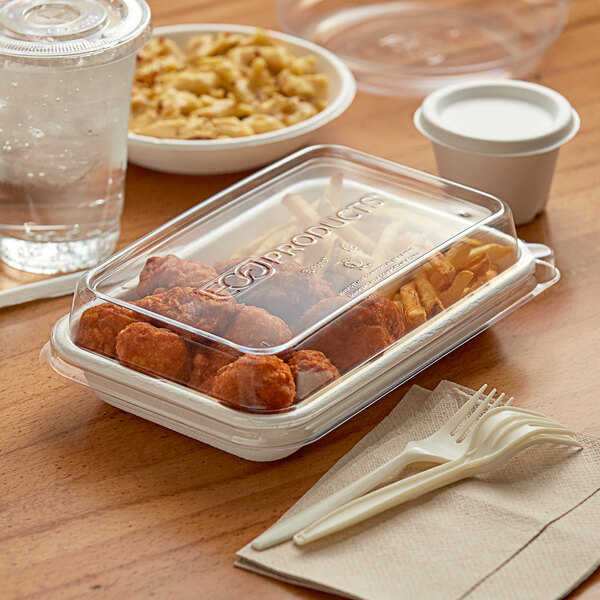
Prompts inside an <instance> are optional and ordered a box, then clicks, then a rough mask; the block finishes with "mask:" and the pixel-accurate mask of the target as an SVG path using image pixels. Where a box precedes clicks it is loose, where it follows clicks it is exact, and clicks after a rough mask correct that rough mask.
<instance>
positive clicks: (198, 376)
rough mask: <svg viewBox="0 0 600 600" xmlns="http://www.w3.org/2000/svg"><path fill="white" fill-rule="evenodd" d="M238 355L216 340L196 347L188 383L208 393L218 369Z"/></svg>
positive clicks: (235, 358)
mask: <svg viewBox="0 0 600 600" xmlns="http://www.w3.org/2000/svg"><path fill="white" fill-rule="evenodd" d="M240 356H242V355H241V354H240V353H239V352H237V351H236V350H234V349H233V348H228V347H227V346H224V345H223V344H218V343H216V342H214V343H210V344H206V345H205V346H202V347H200V348H198V349H197V351H196V355H195V356H194V360H193V362H192V372H191V374H190V379H189V382H188V385H189V386H190V387H191V388H193V389H195V390H198V391H199V392H202V393H203V394H209V395H210V393H211V390H212V384H213V381H214V378H215V376H216V374H217V372H218V371H219V369H220V368H221V367H224V366H225V365H228V364H229V363H232V362H233V361H234V360H237V359H238V358H239V357H240Z"/></svg>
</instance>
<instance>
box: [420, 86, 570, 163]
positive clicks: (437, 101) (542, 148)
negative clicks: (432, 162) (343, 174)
mask: <svg viewBox="0 0 600 600" xmlns="http://www.w3.org/2000/svg"><path fill="white" fill-rule="evenodd" d="M414 121H415V125H416V127H417V129H418V130H419V131H420V132H421V133H422V134H423V135H425V136H427V137H428V138H430V139H431V140H432V141H434V142H435V143H437V144H441V145H443V146H447V147H449V148H453V149H455V150H460V151H463V152H468V153H475V154H481V155H489V156H526V155H529V154H539V153H542V152H549V151H551V150H554V149H556V148H558V147H559V146H561V145H562V144H564V143H565V142H567V141H568V140H570V139H571V138H572V137H573V136H574V135H575V134H576V133H577V131H578V129H579V116H578V115H577V112H575V110H574V109H573V108H572V107H571V105H570V104H569V101H568V100H567V99H566V98H565V97H564V96H561V95H560V94H559V93H558V92H555V91H554V90H552V89H550V88H547V87H544V86H542V85H537V84H535V83H528V82H526V81H516V80H500V79H498V80H495V79H494V80H478V81H475V82H468V83H462V84H457V85H452V86H448V87H445V88H442V89H440V90H437V91H435V92H433V93H432V94H430V95H429V96H427V98H425V100H424V101H423V104H422V105H421V107H420V108H419V109H418V110H417V112H416V113H415V117H414Z"/></svg>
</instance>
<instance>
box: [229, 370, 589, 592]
mask: <svg viewBox="0 0 600 600" xmlns="http://www.w3.org/2000/svg"><path fill="white" fill-rule="evenodd" d="M470 394H471V391H470V390H467V389H466V388H461V387H460V386H457V385H456V384H452V383H450V382H442V383H441V384H440V385H439V386H438V387H437V388H436V389H435V390H434V392H431V393H430V392H428V391H427V390H424V389H422V388H419V387H416V386H413V388H411V390H410V391H409V392H408V393H407V394H406V396H405V397H404V399H403V400H402V402H400V403H399V405H398V406H397V407H396V408H395V409H394V410H393V411H392V412H391V413H390V414H389V415H388V417H386V419H384V421H382V423H380V425H378V426H377V427H376V428H375V429H373V430H372V431H371V432H370V433H369V434H368V435H367V436H365V437H364V438H363V439H362V440H361V441H360V442H359V443H358V444H357V445H356V446H355V447H354V448H353V449H352V450H351V451H350V452H349V453H348V454H347V455H346V456H344V457H343V458H342V459H341V460H340V461H338V463H337V464H336V465H335V466H334V467H333V468H332V469H331V470H330V471H329V472H328V473H326V474H325V475H324V476H323V477H322V478H321V480H320V481H319V482H317V484H315V486H313V488H312V489H311V490H309V491H308V493H307V494H306V495H305V496H303V497H302V498H301V499H300V500H299V501H298V502H297V503H296V504H295V505H294V506H293V507H292V508H291V509H290V510H289V511H288V512H287V513H286V515H284V517H282V518H286V517H287V516H291V515H292V514H294V513H296V512H298V511H300V510H302V509H304V508H305V507H307V506H309V505H310V504H313V503H314V502H316V501H318V500H320V499H321V498H323V497H325V496H327V495H329V494H331V493H332V492H334V491H335V490H337V489H339V488H340V487H342V486H344V485H346V484H348V483H350V482H351V481H354V480H355V479H356V478H358V477H360V476H361V475H363V474H364V473H366V472H367V471H370V470H372V469H374V468H375V467H377V466H378V465H380V464H382V463H383V462H386V461H387V460H389V459H391V458H392V457H393V456H395V455H396V454H397V453H398V452H400V451H401V450H402V448H403V447H404V445H405V444H406V443H407V442H408V441H410V440H413V439H421V438H423V437H426V436H428V435H430V434H431V433H433V432H434V431H435V430H437V429H438V428H439V427H440V426H441V425H442V424H443V423H445V422H446V421H447V420H448V418H449V417H450V416H451V415H452V414H454V412H456V410H457V408H458V406H460V405H461V404H462V403H463V402H464V401H465V400H466V399H467V398H468V397H469V395H470ZM580 441H582V443H583V444H584V449H583V450H581V451H574V450H573V449H572V448H567V447H557V446H549V445H544V446H534V447H532V448H530V449H528V450H526V451H524V452H523V453H522V454H520V455H518V456H517V457H516V458H514V459H513V460H512V461H511V462H510V463H508V464H507V465H506V466H505V467H503V468H502V469H500V470H499V471H497V472H496V473H493V474H490V475H486V476H483V477H480V478H476V479H470V480H467V481H463V482H460V483H457V484H455V485H453V486H450V487H448V488H444V489H443V490H440V491H437V492H432V493H431V494H427V495H426V496H424V497H422V498H420V499H418V500H415V501H412V502H409V503H406V504H404V505H401V506H398V507H396V508H394V509H391V510H389V511H387V512H386V513H383V514H381V515H378V516H376V517H374V518H372V519H369V520H368V521H365V522H363V523H361V524H359V525H356V526H354V527H352V528H350V529H348V530H346V531H342V532H339V533H337V534H334V535H332V536H330V537H329V538H325V539H323V540H319V541H317V542H314V543H312V544H309V545H307V546H304V547H297V546H295V545H294V544H293V543H292V542H288V543H286V544H282V545H280V546H277V547H275V548H271V549H269V550H265V551H262V552H258V551H255V550H253V549H252V548H251V547H250V545H248V546H246V547H244V548H242V549H241V550H240V551H239V552H238V560H237V561H236V566H239V567H242V568H245V569H249V570H252V571H256V572H259V573H262V574H265V575H269V576H271V577H275V578H278V579H282V580H284V581H288V582H291V583H296V584H300V585H304V586H307V587H312V588H315V589H319V590H324V591H328V592H332V593H337V594H339V595H342V596H345V597H348V598H358V599H364V600H385V599H388V598H389V599H394V600H396V599H398V598H423V599H429V598H431V599H436V598H440V599H441V598H443V599H446V598H451V599H458V598H461V599H462V598H465V599H467V600H479V599H480V598H481V599H483V598H494V597H499V598H504V597H507V598H512V597H515V596H517V597H519V598H522V597H527V598H532V599H534V598H536V599H537V598H539V599H540V600H542V599H543V600H547V599H550V598H559V597H561V596H562V595H564V594H565V593H566V592H568V590H569V589H571V588H572V587H573V586H574V585H576V584H577V583H578V582H579V581H581V579H582V578H583V577H585V576H586V575H587V574H589V573H590V572H591V571H592V570H593V568H594V567H595V566H596V565H597V564H598V559H599V558H600V557H599V552H598V547H599V546H600V527H598V526H597V523H598V520H599V517H598V513H597V511H596V512H594V510H593V509H591V510H587V508H588V507H587V502H590V507H592V504H591V502H592V501H593V502H596V501H597V496H594V493H595V492H596V491H598V490H599V489H600V441H598V440H595V439H592V438H587V437H581V438H580ZM563 519H565V521H564V526H563V523H562V520H563ZM583 540H585V543H583ZM557 562H559V563H560V568H557V567H556V564H557ZM546 574H547V576H546ZM534 575H535V585H533V582H532V577H533V576H534ZM534 588H535V589H534ZM510 589H512V590H513V592H512V593H510V592H508V590H510ZM524 589H526V590H528V593H529V595H528V596H523V593H522V592H523V590H524ZM516 590H518V593H517V591H516Z"/></svg>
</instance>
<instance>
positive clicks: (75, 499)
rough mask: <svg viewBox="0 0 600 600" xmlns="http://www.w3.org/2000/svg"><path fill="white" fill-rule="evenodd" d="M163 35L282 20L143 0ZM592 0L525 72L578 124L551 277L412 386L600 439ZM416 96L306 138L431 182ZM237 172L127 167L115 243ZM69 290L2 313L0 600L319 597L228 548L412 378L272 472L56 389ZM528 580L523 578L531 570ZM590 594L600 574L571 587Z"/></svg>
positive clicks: (596, 27)
mask: <svg viewBox="0 0 600 600" xmlns="http://www.w3.org/2000/svg"><path fill="white" fill-rule="evenodd" d="M151 8H152V11H153V15H154V17H153V21H154V24H155V25H166V24H173V23H185V22H211V21H212V22H223V23H247V24H250V25H261V26H264V27H271V28H277V20H276V15H275V6H274V2H273V1H272V0H227V1H225V0H222V1H215V0H203V1H200V0H151ZM599 38H600V3H599V2H598V1H597V0H576V1H575V2H574V3H573V4H572V6H571V12H570V18H569V23H568V25H567V27H566V29H565V30H564V32H563V33H562V35H561V36H560V38H559V39H558V40H557V41H556V43H555V44H554V45H553V46H552V47H551V48H550V49H549V51H548V52H547V54H546V56H545V58H544V60H543V62H542V64H541V65H540V66H539V67H538V68H537V69H536V71H535V72H534V73H532V74H531V76H530V77H529V79H530V80H531V81H535V82H538V83H542V84H544V85H547V86H550V87H552V88H554V89H556V90H558V91H559V92H561V93H563V94H565V95H566V96H567V98H568V99H569V100H570V101H571V103H572V104H573V106H574V107H575V108H576V109H577V111H578V112H579V114H580V116H581V121H582V126H581V130H580V132H579V134H578V135H577V136H576V137H575V139H574V140H573V141H571V142H569V143H568V144H567V145H566V146H565V147H564V148H563V149H562V150H561V154H560V157H559V161H558V168H557V171H556V175H555V180H554V185H553V189H552V193H551V198H550V202H549V206H548V209H547V211H546V212H545V214H543V215H542V216H540V217H538V218H537V219H536V220H535V221H534V222H533V223H531V224H530V225H527V226H525V227H521V228H520V230H519V234H520V236H521V237H522V238H524V239H525V240H527V241H531V242H543V243H545V244H548V245H550V246H551V247H552V248H554V250H555V252H556V256H557V264H558V266H559V267H560V269H561V271H562V279H561V281H560V282H559V283H558V284H557V285H556V286H555V287H553V288H551V289H550V290H549V291H548V292H546V293H544V294H543V295H542V296H540V297H539V298H537V299H536V300H534V301H533V302H531V303H529V304H527V305H526V306H525V307H523V308H521V309H519V310H518V311H516V312H515V313H513V314H511V315H510V316H509V317H508V318H506V319H504V320H503V321H501V322H500V323H498V324H496V325H494V326H493V327H492V328H491V329H489V330H487V331H486V332H485V333H483V334H481V335H479V336H478V337H477V338H475V339H474V340H472V341H470V342H469V343H467V344H466V345H464V346H463V347H461V348H460V349H458V350H456V351H455V352H454V353H452V354H451V355H450V356H448V357H446V358H444V359H443V360H441V361H439V362H438V363H437V364H435V365H434V366H432V367H430V368H429V369H427V370H426V371H425V372H423V373H422V374H420V375H419V376H418V377H416V378H415V379H413V381H412V382H411V383H417V384H419V385H422V386H425V387H427V388H430V389H431V388H433V387H435V385H436V384H437V383H438V382H439V381H440V380H441V379H450V380H453V381H456V382H459V383H462V384H465V385H468V386H471V387H474V388H477V387H479V386H480V385H481V384H483V383H485V382H488V383H491V384H493V385H494V386H496V387H498V388H499V389H501V390H506V391H507V392H510V393H511V394H514V395H515V396H516V397H517V402H518V404H519V405H521V406H525V407H528V408H533V409H539V410H542V411H544V412H546V413H548V414H550V415H552V416H554V417H555V418H556V419H558V420H559V421H562V422H563V423H566V424H567V425H569V426H571V427H573V428H574V429H576V430H578V431H580V432H583V433H587V434H591V435H595V436H600V401H599V399H598V398H599V392H598V389H599V387H600V335H599V332H600V327H599V325H598V316H597V315H596V312H595V311H596V310H597V309H598V306H599V296H600V285H599V284H600V198H599V194H600V151H599V148H600V44H599V43H598V39H599ZM418 105H419V100H417V99H398V98H385V97H379V96H373V95H367V94H364V93H359V94H358V95H357V97H356V100H355V102H354V103H353V104H352V106H351V107H350V108H349V109H348V111H347V112H346V113H345V114H344V115H343V116H342V117H340V118H339V119H338V120H337V121H336V122H335V123H333V124H330V125H329V126H327V127H326V128H324V129H323V130H322V131H321V132H319V134H318V135H317V137H316V140H315V141H316V142H324V143H336V144H343V145H347V146H351V147H355V148H358V149H360V150H364V151H366V152H371V153H373V154H377V155H379V156H382V157H384V158H387V159H391V160H394V161H397V162H399V163H402V164H405V165H409V166H411V167H416V168H418V169H423V170H425V171H430V172H435V163H434V158H433V152H432V149H431V146H430V143H429V141H428V140H426V139H425V138H423V137H422V136H421V135H420V134H418V133H417V131H416V130H415V128H414V127H413V124H412V114H413V112H414V110H415V109H416V107H417V106H418ZM246 174H247V173H237V174H233V175H224V176H213V177H183V176H175V175H168V174H164V173H158V172H153V171H149V170H145V169H142V168H138V167H134V166H130V168H129V171H128V176H127V195H126V198H127V200H126V206H125V212H124V214H123V221H122V227H123V233H122V239H121V242H120V245H125V244H128V243H130V242H132V241H134V240H135V239H136V238H138V237H139V236H141V235H142V234H145V233H146V232H148V231H150V230H152V229H154V228H155V227H156V226H158V225H160V224H162V223H163V222H165V221H166V220H167V219H169V218H171V217H173V216H175V215H177V214H179V213H180V212H182V211H183V210H185V209H187V208H189V207H191V206H193V205H195V204H196V203H198V202H201V201H202V200H204V199H205V198H208V197H209V196H211V195H212V194H214V193H215V192H217V191H218V190H221V189H222V188H224V187H226V186H228V185H230V184H232V183H234V182H236V181H238V180H239V179H240V178H242V177H244V176H245V175H246ZM70 303H71V298H70V297H64V298H59V299H52V300H40V301H37V302H31V303H28V304H25V305H22V306H17V307H13V308H6V309H3V310H0V415H1V417H0V436H1V438H0V473H1V479H0V510H1V512H0V597H1V598H51V599H53V598H92V597H93V598H119V599H121V598H127V599H137V598H148V597H150V596H152V597H156V598H210V599H229V598H232V599H233V598H241V597H243V598H244V599H245V600H252V599H255V598H256V599H258V598H261V599H265V600H268V599H284V598H329V597H330V596H329V595H327V594H319V593H315V592H312V591H309V590H305V589H302V588H296V587H292V586H289V585H285V584H283V583H278V582H275V581H273V580H270V579H267V578H263V577H260V576H258V575H254V574H251V573H247V572H245V571H241V570H238V569H234V568H233V560H234V554H235V551H236V550H237V549H239V548H240V547H241V546H243V545H244V544H246V543H247V542H248V541H250V540H251V539H252V538H254V537H255V536H256V535H258V534H259V533H260V532H262V531H263V530H264V529H265V528H267V527H268V526H269V525H270V524H271V523H273V521H274V520H275V519H277V518H278V517H279V516H280V515H281V514H282V513H283V512H284V511H285V510H287V509H288V508H289V507H290V506H291V505H292V504H293V503H294V502H295V501H296V500H297V499H298V498H299V497H300V496H302V495H303V494H304V493H305V492H306V491H307V490H308V489H309V487H310V486H312V485H313V484H314V483H315V482H316V481H317V480H318V479H319V477H321V476H322V475H323V473H325V472H326V471H327V470H328V469H329V468H330V467H331V466H332V465H333V464H334V463H335V462H336V461H337V460H338V459H339V458H340V457H341V456H343V455H344V454H345V453H346V452H347V451H348V450H349V449H350V448H351V447H352V446H353V445H354V444H355V443H356V442H357V441H358V440H360V439H361V438H362V437H363V436H364V435H365V434H366V433H367V432H368V431H369V430H370V429H371V428H372V427H374V426H375V425H376V424H377V423H379V422H380V421H381V419H383V418H384V417H385V416H386V414H387V413H388V412H389V411H390V410H391V409H392V408H393V407H394V406H395V405H396V404H397V402H399V401H400V400H401V399H402V396H403V395H404V394H405V392H406V391H407V390H408V387H409V385H410V384H407V385H404V386H402V387H401V388H399V389H397V390H396V391H395V392H393V393H391V394H389V395H388V396H387V397H385V398H383V399H382V400H380V401H379V402H378V403H376V405H374V406H372V407H371V408H369V409H368V410H366V411H365V412H363V413H361V414H360V415H358V416H357V417H355V418H354V419H352V420H351V421H350V422H348V423H346V424H345V425H343V426H342V427H340V428H338V429H337V430H335V431H334V432H333V433H331V434H329V435H327V436H326V437H325V438H324V439H322V440H321V441H319V442H317V443H315V444H313V445H311V446H309V447H307V448H304V449H302V450H301V451H299V452H297V453H296V454H295V455H293V456H291V457H289V458H287V459H285V460H281V461H278V462H275V463H272V464H260V463H252V462H247V461H244V460H242V459H239V458H236V457H234V456H230V455H229V454H226V453H224V452H221V451H219V450H216V449H214V448H212V447H210V446H206V445H204V444H202V443H200V442H196V441H194V440H192V439H189V438H186V437H184V436H183V435H179V434H177V433H174V432H172V431H170V430H168V429H164V428H162V427H159V426H158V425H154V424H152V423H150V422H148V421H145V420H143V419H140V418H137V417H134V416H132V415H129V414H127V413H125V412H122V411H120V410H117V409H115V408H112V407H111V406H109V405H107V404H104V403H103V402H102V401H101V400H99V399H98V398H97V397H96V396H95V395H94V394H93V393H92V392H89V391H86V390H84V389H79V388H76V387H71V386H68V385H65V384H63V383H60V382H59V381H57V380H55V379H52V378H51V377H50V376H49V374H48V373H47V372H45V371H44V370H43V369H42V368H40V365H39V362H38V355H39V352H40V349H41V348H42V346H43V345H44V344H45V343H46V341H47V340H48V336H49V333H50V329H51V327H52V325H53V324H54V322H55V321H56V320H57V319H58V318H59V317H61V316H62V315H64V314H65V313H67V312H68V311H69V308H70ZM532 575H533V574H532ZM572 597H576V598H598V597H600V571H597V572H596V573H595V574H594V575H593V576H592V577H591V578H590V579H588V581H587V582H585V583H584V584H583V585H582V586H580V587H579V588H578V589H577V590H576V591H575V592H574V593H573V595H572Z"/></svg>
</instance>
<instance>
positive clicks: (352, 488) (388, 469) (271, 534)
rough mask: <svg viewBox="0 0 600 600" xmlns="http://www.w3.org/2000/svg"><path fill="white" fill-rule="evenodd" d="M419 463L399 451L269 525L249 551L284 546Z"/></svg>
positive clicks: (414, 456) (420, 457)
mask: <svg viewBox="0 0 600 600" xmlns="http://www.w3.org/2000/svg"><path fill="white" fill-rule="evenodd" d="M422 460H423V453H422V452H420V451H414V450H411V449H410V448H408V449H405V450H403V451H402V452H401V453H400V454H399V455H398V456H396V457H394V458H393V459H392V460H390V461H389V462H387V463H385V464H383V465H381V466H380V467H378V468H377V469H375V470H374V471H371V472H370V473H367V475H365V476H364V477H361V478H360V479H359V480H358V481H354V482H353V483H351V484H350V485H349V486H347V487H345V488H342V489H341V490H338V491H337V492H335V493H334V494H332V495H331V496H328V497H327V498H323V500H321V501H320V502H317V503H316V504H313V505H312V506H309V507H308V508H307V509H306V510H303V511H301V512H299V513H298V514H296V515H294V516H292V517H290V518H289V519H285V521H282V522H281V523H277V524H275V525H273V527H271V528H270V529H267V531H265V532H264V533H263V534H262V535H259V536H258V537H257V538H256V539H255V540H254V541H253V542H252V548H254V549H255V550H266V549H267V548H271V547H272V546H275V545H277V544H281V542H285V541H286V540H289V539H291V538H292V537H293V535H294V534H295V533H297V532H298V531H300V530H301V529H303V528H304V527H307V526H308V525H310V524H311V523H314V522H315V521H316V520H317V519H319V518H320V517H322V516H323V515H326V514H327V513H330V512H331V511H332V510H334V509H336V508H338V507H339V506H342V505H343V504H346V503H347V502H350V500H354V499H355V498H357V497H358V496H362V495H363V494H365V493H366V492H368V491H369V490H372V489H373V488H374V487H376V486H377V485H378V484H380V483H381V482H382V481H384V480H385V479H386V478H387V477H389V476H390V475H393V474H394V473H397V472H398V471H400V470H401V469H403V468H404V467H405V466H406V465H410V464H412V463H414V462H417V461H422Z"/></svg>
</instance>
